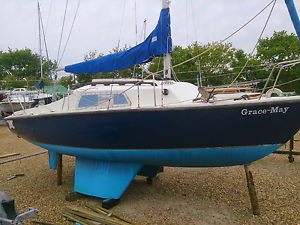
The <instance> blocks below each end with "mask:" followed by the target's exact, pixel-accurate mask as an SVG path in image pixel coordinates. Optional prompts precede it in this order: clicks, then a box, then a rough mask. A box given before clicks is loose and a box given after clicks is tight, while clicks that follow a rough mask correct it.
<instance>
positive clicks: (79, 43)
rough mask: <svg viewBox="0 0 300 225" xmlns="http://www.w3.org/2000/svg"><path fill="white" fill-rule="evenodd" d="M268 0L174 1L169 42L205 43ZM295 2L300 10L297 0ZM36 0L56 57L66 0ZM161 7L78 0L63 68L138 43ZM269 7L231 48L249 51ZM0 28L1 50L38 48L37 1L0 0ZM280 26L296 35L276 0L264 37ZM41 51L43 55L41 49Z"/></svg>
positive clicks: (152, 1)
mask: <svg viewBox="0 0 300 225" xmlns="http://www.w3.org/2000/svg"><path fill="white" fill-rule="evenodd" d="M269 2H270V0H210V1H208V0H172V1H171V7H170V8H171V26H172V38H173V44H174V45H181V46H186V45H188V44H191V43H192V42H194V41H196V40H197V41H198V42H200V43H203V44H205V43H207V42H213V41H219V40H221V39H223V38H225V37H226V36H227V35H229V34H230V33H232V32H233V31H234V30H236V29H237V28H239V27H240V26H241V25H243V24H244V23H245V22H246V21H248V20H249V19H250V18H251V17H253V16H254V15H255V14H256V13H257V12H259V11H260V10H261V9H262V8H263V7H264V6H265V5H267V4H268V3H269ZM294 2H295V4H296V8H297V10H298V14H299V13H300V1H299V0H294ZM77 3H78V0H69V5H68V10H67V17H66V23H65V33H64V36H63V41H62V48H64V46H65V42H66V39H67V36H68V33H69V30H70V27H71V24H72V21H73V17H74V14H75V11H76V7H77ZM40 4H41V11H42V17H43V21H44V26H45V27H46V39H47V44H48V50H49V56H50V58H51V59H53V60H54V59H56V57H57V53H58V46H59V39H60V32H61V26H62V21H63V15H64V10H65V4H66V1H65V0H40ZM135 5H136V7H135ZM135 8H136V10H135ZM160 8H161V0H81V3H80V7H79V12H78V16H77V19H76V21H75V25H74V29H73V32H72V35H71V38H70V41H69V44H68V46H67V49H66V52H65V54H64V57H63V59H62V62H61V66H65V65H68V64H72V63H76V62H80V61H82V60H83V57H84V55H85V54H87V53H88V52H90V51H94V50H97V52H98V53H100V52H101V53H104V54H107V53H108V52H109V51H110V50H111V49H112V48H114V47H116V46H117V44H118V41H119V40H120V46H121V47H123V46H124V45H125V44H126V45H131V46H133V45H135V42H136V36H137V40H138V42H140V41H141V40H142V38H143V21H144V19H147V29H146V31H147V35H148V34H149V33H150V32H151V31H152V29H153V28H154V27H155V25H156V23H157V20H158V17H159V13H160ZM270 9H271V7H269V8H268V10H267V11H266V12H264V13H263V14H262V15H261V16H260V17H259V18H257V19H256V20H255V21H254V22H253V23H252V24H250V25H249V26H248V27H247V28H246V29H244V30H243V31H241V32H240V33H239V34H237V36H236V37H234V38H232V39H230V40H229V41H230V42H232V43H233V46H234V47H235V48H239V49H244V50H245V51H247V52H250V51H251V50H252V48H253V47H254V45H255V43H256V41H257V38H258V36H259V34H260V32H261V30H262V28H263V26H264V23H265V21H266V18H267V16H268V13H269V11H270ZM135 18H136V19H135ZM135 21H136V22H135ZM136 23H137V27H138V34H137V35H136V32H135V24H136ZM0 30H1V31H0V34H1V36H0V49H1V50H4V51H7V49H8V47H10V48H12V49H16V48H17V49H21V48H25V47H27V48H30V49H33V50H34V51H36V52H38V18H37V0H0ZM281 30H287V31H288V33H291V32H293V33H295V31H294V28H293V25H292V22H291V20H290V18H289V15H288V11H287V8H286V6H285V3H284V0H277V4H276V6H275V9H274V12H273V14H272V17H271V20H270V22H269V25H268V27H267V29H266V31H265V34H264V37H266V36H271V35H272V34H273V32H274V31H281ZM61 51H62V50H61ZM43 52H44V55H45V51H44V50H43Z"/></svg>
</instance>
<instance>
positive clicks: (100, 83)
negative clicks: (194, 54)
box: [5, 0, 300, 199]
mask: <svg viewBox="0 0 300 225" xmlns="http://www.w3.org/2000/svg"><path fill="white" fill-rule="evenodd" d="M171 53H172V39H171V28H170V10H169V1H168V0H162V10H161V13H160V18H159V21H158V24H157V26H156V28H155V29H154V30H153V31H152V33H151V34H150V35H149V36H148V38H147V39H146V40H145V41H144V42H143V43H141V44H139V45H137V46H135V47H133V48H131V49H129V50H127V51H124V52H119V53H115V54H111V55H107V56H104V57H101V58H99V59H94V60H90V61H86V62H82V63H78V64H73V65H69V66H66V67H65V68H64V69H65V71H66V72H70V73H75V74H84V73H98V72H113V71H117V70H122V69H125V68H129V67H131V66H133V65H136V64H142V63H145V62H148V61H150V60H151V59H153V58H154V57H161V56H162V57H164V79H163V80H155V79H154V75H153V77H152V79H95V80H93V81H92V83H91V84H89V85H87V86H84V87H81V88H78V89H76V90H75V91H74V92H73V93H72V94H70V95H69V96H68V97H65V98H63V99H61V100H58V101H56V102H53V103H51V104H48V105H45V106H40V107H37V108H33V109H27V110H22V111H19V112H15V113H14V114H13V115H11V116H9V117H7V118H5V120H6V122H7V124H8V127H9V129H10V130H11V131H12V132H14V133H15V134H16V135H18V136H19V137H22V138H24V139H25V140H27V141H29V142H31V143H33V144H35V145H38V146H40V147H42V148H45V149H48V150H49V163H50V167H51V168H53V169H55V168H56V165H57V157H58V154H66V155H71V156H74V157H76V166H75V184H74V190H75V191H76V192H80V193H83V194H87V195H92V196H96V197H101V198H110V199H119V198H120V197H121V195H122V194H123V193H124V191H125V190H126V188H127V187H128V185H129V184H130V182H131V181H132V179H133V178H134V177H135V176H136V175H144V176H147V177H150V178H153V177H155V176H156V175H157V173H158V172H159V170H160V168H161V166H173V167H224V166H235V165H243V164H249V163H251V162H253V161H256V160H259V159H261V158H263V157H265V156H267V155H269V154H270V153H272V152H274V151H275V150H277V149H278V148H280V147H281V146H282V145H283V144H284V143H286V142H287V141H288V140H289V139H290V138H291V137H292V136H293V135H294V134H296V133H297V132H298V130H299V128H300V117H299V113H300V96H289V97H284V96H282V97H272V96H271V95H270V96H267V95H264V94H260V95H259V97H258V98H247V95H251V93H247V92H244V93H241V94H238V93H235V95H234V96H233V97H231V98H228V96H230V95H229V94H226V96H227V98H224V95H222V94H219V95H215V96H214V95H212V94H211V93H208V92H206V91H205V90H204V89H203V88H198V87H197V86H195V85H193V84H191V83H187V82H178V81H174V80H172V79H171ZM245 96H246V97H245Z"/></svg>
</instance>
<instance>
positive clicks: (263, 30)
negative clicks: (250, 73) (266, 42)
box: [228, 0, 276, 87]
mask: <svg viewBox="0 0 300 225" xmlns="http://www.w3.org/2000/svg"><path fill="white" fill-rule="evenodd" d="M275 5H276V0H274V3H273V6H272V8H271V10H270V13H269V15H268V18H267V21H266V23H265V25H264V27H263V29H262V31H261V33H260V35H259V37H258V40H257V42H256V44H255V46H254V48H253V50H252V52H251V54H250V56H252V55H253V53H254V51H255V49H256V48H257V45H258V43H259V41H260V40H261V38H262V35H263V34H264V32H265V30H266V27H267V25H268V23H269V21H270V18H271V15H272V13H273V10H274V7H275ZM249 61H250V57H249V58H248V59H247V61H246V63H245V65H244V66H243V68H242V69H241V71H240V72H239V74H238V75H237V76H236V78H235V79H234V80H233V81H232V82H231V84H229V86H228V87H230V86H231V85H232V84H233V83H234V82H235V81H236V80H237V79H238V78H239V76H240V75H241V73H242V72H243V71H244V69H245V68H246V66H247V64H248V63H249Z"/></svg>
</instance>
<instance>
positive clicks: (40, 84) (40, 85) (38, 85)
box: [33, 79, 45, 88]
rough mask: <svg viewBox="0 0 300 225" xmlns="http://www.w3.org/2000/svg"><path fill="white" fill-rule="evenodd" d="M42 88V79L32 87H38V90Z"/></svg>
mask: <svg viewBox="0 0 300 225" xmlns="http://www.w3.org/2000/svg"><path fill="white" fill-rule="evenodd" d="M44 86H45V84H44V80H43V79H42V80H41V82H40V83H38V84H36V85H34V86H33V87H40V88H43V87H44Z"/></svg>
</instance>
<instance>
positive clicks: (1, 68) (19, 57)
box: [0, 48, 55, 88]
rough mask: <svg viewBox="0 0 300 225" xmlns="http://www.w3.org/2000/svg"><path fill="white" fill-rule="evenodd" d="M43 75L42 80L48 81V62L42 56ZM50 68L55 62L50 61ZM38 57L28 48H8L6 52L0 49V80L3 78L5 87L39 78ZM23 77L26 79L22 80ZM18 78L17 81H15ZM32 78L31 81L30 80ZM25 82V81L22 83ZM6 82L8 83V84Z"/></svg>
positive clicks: (52, 67) (16, 85)
mask: <svg viewBox="0 0 300 225" xmlns="http://www.w3.org/2000/svg"><path fill="white" fill-rule="evenodd" d="M42 62H43V72H44V74H43V77H44V81H47V82H48V79H47V78H48V77H49V74H50V73H49V69H48V62H47V61H46V60H45V59H44V58H43V59H42ZM50 67H51V69H52V70H54V68H55V63H53V62H51V61H50ZM40 76H41V75H40V57H39V55H38V54H36V53H33V52H32V51H31V50H30V49H27V48H25V49H20V50H18V49H16V50H12V49H8V52H3V51H0V80H5V81H7V82H6V84H7V85H6V86H7V88H12V87H20V86H21V87H24V86H26V85H27V82H26V80H27V81H29V83H28V86H30V85H31V84H33V85H34V84H36V82H37V81H39V80H40ZM24 78H25V79H26V80H24ZM18 80H19V82H17V81H18ZM30 80H33V82H30ZM24 82H25V83H24ZM8 83H10V84H9V85H8Z"/></svg>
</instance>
